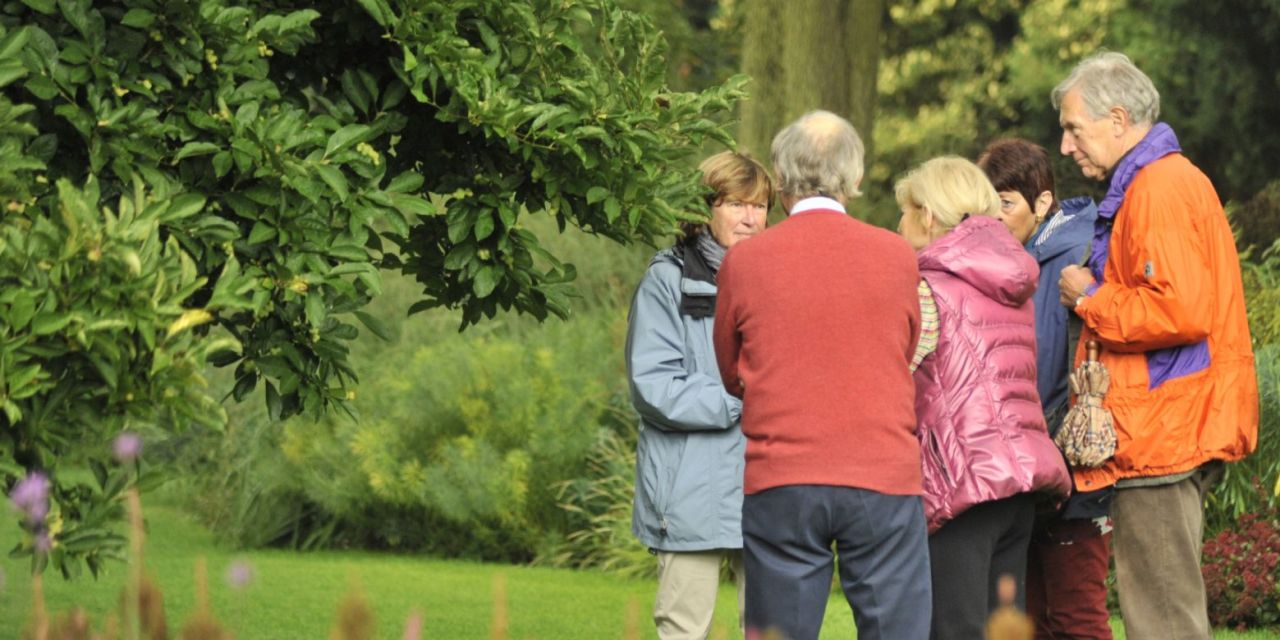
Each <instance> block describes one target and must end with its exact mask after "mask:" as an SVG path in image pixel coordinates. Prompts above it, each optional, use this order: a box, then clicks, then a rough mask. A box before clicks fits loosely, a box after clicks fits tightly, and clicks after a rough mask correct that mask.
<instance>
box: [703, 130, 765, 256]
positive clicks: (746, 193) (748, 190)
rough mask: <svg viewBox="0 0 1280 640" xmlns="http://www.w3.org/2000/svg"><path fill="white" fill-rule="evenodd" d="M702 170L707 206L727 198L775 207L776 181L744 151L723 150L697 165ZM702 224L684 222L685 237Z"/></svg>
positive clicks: (712, 205)
mask: <svg viewBox="0 0 1280 640" xmlns="http://www.w3.org/2000/svg"><path fill="white" fill-rule="evenodd" d="M698 171H700V172H701V173H702V178H701V180H699V184H701V185H702V186H703V187H705V188H706V189H707V195H706V203H707V208H708V209H710V208H711V207H714V206H716V205H717V204H719V203H720V202H722V201H723V200H725V199H726V198H731V199H734V200H740V201H742V202H760V201H761V200H763V201H764V203H765V206H766V207H768V208H773V180H771V179H770V178H769V172H768V171H767V170H765V168H764V165H762V164H760V162H759V161H758V160H756V159H755V158H752V157H751V156H750V155H747V154H746V153H743V152H738V151H722V152H720V153H717V154H715V155H713V156H710V157H708V158H707V159H705V160H703V161H702V163H701V164H699V165H698ZM703 226H704V225H703V224H702V223H698V222H686V223H684V224H683V225H681V230H682V231H683V232H684V237H685V238H691V237H693V236H695V235H697V234H699V233H701V231H702V228H703Z"/></svg>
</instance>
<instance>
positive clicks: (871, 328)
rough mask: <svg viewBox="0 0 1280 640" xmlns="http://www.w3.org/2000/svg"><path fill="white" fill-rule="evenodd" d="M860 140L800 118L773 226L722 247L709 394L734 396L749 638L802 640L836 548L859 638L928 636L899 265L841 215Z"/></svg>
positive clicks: (842, 126) (814, 627) (789, 142)
mask: <svg viewBox="0 0 1280 640" xmlns="http://www.w3.org/2000/svg"><path fill="white" fill-rule="evenodd" d="M862 155H863V151H862V141H861V140H859V138H858V134H857V132H855V131H854V129H853V127H852V126H850V125H849V123H848V122H846V121H845V120H844V119H843V118H840V117H838V116H835V115H834V114H831V113H827V112H824V111H817V112H813V113H810V114H808V115H805V116H804V117H802V118H800V119H799V120H798V121H796V122H795V123H794V124H792V125H791V126H789V127H787V128H786V129H784V130H783V131H782V132H781V133H779V134H778V136H777V137H776V138H774V141H773V166H774V169H775V171H777V174H778V181H779V184H780V192H781V193H780V195H781V200H782V205H783V207H784V208H785V209H786V210H787V213H788V218H787V219H786V220H784V221H782V222H780V223H778V224H777V225H775V226H774V227H773V228H771V229H768V230H766V231H764V232H762V233H761V234H760V235H758V236H756V237H755V238H752V239H751V240H749V241H746V242H742V243H739V244H737V245H734V247H733V248H732V249H730V250H729V253H728V255H727V256H725V259H724V262H723V264H722V265H721V268H720V273H719V276H718V283H719V295H718V299H717V301H716V321H715V332H714V339H715V349H716V360H717V361H718V362H719V365H720V375H721V380H723V381H724V383H725V386H726V387H727V388H728V390H729V393H731V394H733V395H736V396H739V397H741V398H742V399H743V410H742V432H743V434H745V435H746V437H747V454H746V470H745V474H744V490H745V493H746V496H745V499H744V501H743V507H742V537H743V551H744V566H745V570H746V571H745V572H746V576H747V594H746V618H747V620H746V621H747V626H748V627H749V628H754V629H756V630H759V631H765V630H767V629H771V628H772V629H776V630H778V631H780V632H781V633H782V634H783V635H784V636H785V637H787V638H789V639H790V640H811V639H814V638H817V637H818V631H819V629H820V628H821V626H822V618H823V611H824V609H825V607H826V603H827V598H828V595H829V593H830V588H831V574H832V553H831V548H832V546H833V545H834V546H835V547H836V551H837V552H838V554H839V560H840V582H841V585H842V586H843V587H844V593H845V597H846V598H847V599H848V601H849V604H850V606H852V607H853V610H854V617H855V619H856V621H857V624H858V638H860V639H861V640H875V639H877V638H886V639H888V638H892V639H894V640H913V639H922V638H925V637H927V636H928V635H929V619H930V611H931V609H932V597H931V596H932V594H931V588H930V581H929V550H928V544H927V534H926V528H925V521H924V510H923V505H922V502H921V498H920V494H921V492H922V484H921V477H920V473H921V471H920V446H919V443H918V442H917V440H916V436H915V427H916V416H915V406H914V403H915V386H914V384H913V382H912V379H911V372H910V369H909V364H910V362H911V356H912V353H913V352H914V350H915V344H916V340H917V338H918V336H919V329H920V307H919V301H918V297H917V294H916V286H917V284H918V283H919V280H920V275H919V272H918V270H917V268H916V258H915V254H914V253H913V252H912V251H911V248H910V247H909V246H908V245H907V243H906V242H905V241H904V240H903V239H902V238H901V237H899V236H898V235H896V234H893V233H890V232H888V231H885V230H883V229H879V228H876V227H872V226H870V225H867V224H864V223H862V222H859V221H857V220H854V219H853V218H850V217H849V216H848V215H847V214H846V213H845V209H844V206H845V203H847V202H849V201H851V200H853V199H854V198H855V197H857V196H858V195H859V194H858V182H859V180H860V179H861V178H862Z"/></svg>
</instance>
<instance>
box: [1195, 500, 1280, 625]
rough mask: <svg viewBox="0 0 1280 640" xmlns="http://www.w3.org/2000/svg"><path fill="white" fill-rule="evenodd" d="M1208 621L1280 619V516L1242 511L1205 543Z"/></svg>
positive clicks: (1269, 622) (1271, 511) (1270, 622)
mask: <svg viewBox="0 0 1280 640" xmlns="http://www.w3.org/2000/svg"><path fill="white" fill-rule="evenodd" d="M1202 571H1203V573H1204V583H1205V590H1206V593H1207V596H1208V600H1209V620H1210V621H1211V622H1212V623H1213V624H1214V625H1215V626H1220V627H1237V628H1240V629H1243V628H1245V627H1249V626H1259V625H1274V624H1276V623H1278V622H1280V586H1278V583H1277V578H1278V577H1280V514H1278V513H1277V512H1276V510H1275V509H1266V510H1265V511H1259V512H1255V513H1249V514H1245V515H1244V516H1243V517H1241V518H1240V521H1239V522H1238V523H1237V524H1235V525H1234V526H1232V527H1231V528H1229V529H1227V530H1224V531H1222V532H1221V533H1219V534H1218V535H1217V536H1215V537H1213V538H1212V539H1210V540H1209V541H1207V542H1205V544H1204V551H1203V564H1202Z"/></svg>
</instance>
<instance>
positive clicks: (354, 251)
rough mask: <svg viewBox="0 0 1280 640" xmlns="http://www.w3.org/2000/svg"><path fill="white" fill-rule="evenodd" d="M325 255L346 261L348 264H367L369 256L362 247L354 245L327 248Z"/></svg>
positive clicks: (337, 245)
mask: <svg viewBox="0 0 1280 640" xmlns="http://www.w3.org/2000/svg"><path fill="white" fill-rule="evenodd" d="M327 253H328V254H329V255H331V256H333V257H335V258H339V259H341V260H346V261H348V262H368V261H369V254H368V252H366V251H365V249H364V247H361V246H359V245H355V244H335V245H333V246H331V247H329V249H328V251H327Z"/></svg>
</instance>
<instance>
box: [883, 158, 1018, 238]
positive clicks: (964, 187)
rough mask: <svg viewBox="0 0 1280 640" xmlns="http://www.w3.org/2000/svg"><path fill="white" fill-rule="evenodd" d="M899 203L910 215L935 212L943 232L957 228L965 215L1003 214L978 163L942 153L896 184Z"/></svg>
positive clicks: (933, 213) (920, 215)
mask: <svg viewBox="0 0 1280 640" xmlns="http://www.w3.org/2000/svg"><path fill="white" fill-rule="evenodd" d="M893 190H894V195H895V196H896V197H897V199H898V206H899V207H901V208H902V210H903V211H905V212H909V213H911V215H914V216H918V217H921V218H922V217H923V216H924V214H925V212H928V213H930V214H932V215H933V219H934V222H935V224H936V225H937V226H938V227H939V228H940V231H942V232H946V231H950V230H951V229H953V228H955V226H956V225H958V224H960V221H961V220H964V218H965V217H966V216H991V217H995V216H996V215H997V214H999V213H1000V196H998V195H996V189H995V187H993V186H991V181H990V180H988V179H987V174H985V173H983V172H982V169H979V168H978V165H976V164H974V163H972V162H970V161H968V160H965V159H964V158H961V157H959V156H942V157H940V158H933V159H932V160H928V161H926V162H925V163H924V164H922V165H920V166H918V167H916V168H915V169H912V170H911V171H910V172H909V173H907V175H905V176H903V177H902V178H901V179H899V180H898V183H897V184H896V185H894V189H893Z"/></svg>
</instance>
